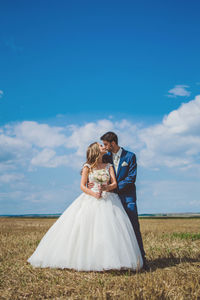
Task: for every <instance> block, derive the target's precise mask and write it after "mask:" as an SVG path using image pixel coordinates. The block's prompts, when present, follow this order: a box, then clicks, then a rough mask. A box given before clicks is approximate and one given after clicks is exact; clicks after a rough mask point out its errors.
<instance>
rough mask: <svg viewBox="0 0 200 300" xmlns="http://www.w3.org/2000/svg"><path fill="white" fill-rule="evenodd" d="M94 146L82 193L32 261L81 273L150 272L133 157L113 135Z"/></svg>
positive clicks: (89, 152) (83, 176) (83, 172)
mask: <svg viewBox="0 0 200 300" xmlns="http://www.w3.org/2000/svg"><path fill="white" fill-rule="evenodd" d="M100 139H101V141H102V142H103V144H100V143H98V142H94V143H92V144H91V145H89V147H88V149H87V152H86V158H87V160H86V163H85V164H84V165H83V167H82V170H81V190H82V191H83V193H81V194H80V196H78V197H77V198H76V199H75V200H74V201H73V202H72V204H71V205H70V206H69V207H68V208H67V209H66V210H65V211H64V212H63V213H62V215H61V216H60V217H59V218H58V219H57V221H56V222H55V223H54V224H53V225H52V226H51V227H50V229H49V230H48V231H47V232H46V234H45V235H44V236H43V238H42V239H41V241H40V242H39V244H38V246H37V248H36V249H35V251H34V253H33V254H32V255H31V256H30V257H29V258H28V260H27V261H28V262H29V263H30V264H31V265H32V266H34V267H44V268H45V267H50V268H62V269H64V268H68V269H74V270H77V271H104V270H126V269H131V270H140V269H142V268H143V269H148V266H147V264H146V258H145V251H144V247H143V242H142V237H141V232H140V226H139V221H138V213H137V205H136V187H135V180H136V173H137V163H136V156H135V154H134V153H132V152H129V151H126V150H125V149H123V148H122V147H120V146H119V145H118V137H117V135H116V134H115V133H114V132H107V133H105V134H104V135H103V136H102V137H101V138H100Z"/></svg>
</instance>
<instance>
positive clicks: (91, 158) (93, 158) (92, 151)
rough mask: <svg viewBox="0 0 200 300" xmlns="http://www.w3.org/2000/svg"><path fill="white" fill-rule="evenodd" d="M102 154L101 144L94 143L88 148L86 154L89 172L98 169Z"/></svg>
mask: <svg viewBox="0 0 200 300" xmlns="http://www.w3.org/2000/svg"><path fill="white" fill-rule="evenodd" d="M100 153H101V152H100V148H99V144H98V143H97V142H94V143H92V144H90V145H89V146H88V148H87V152H86V158H87V161H86V162H85V163H87V164H90V168H89V172H91V171H92V169H93V168H95V167H96V165H97V162H98V158H99V156H100ZM82 169H83V168H82ZM81 174H82V170H81Z"/></svg>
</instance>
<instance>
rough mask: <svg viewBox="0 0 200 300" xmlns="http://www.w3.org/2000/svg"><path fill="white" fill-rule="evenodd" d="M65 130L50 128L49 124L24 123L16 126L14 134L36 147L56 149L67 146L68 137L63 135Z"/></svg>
mask: <svg viewBox="0 0 200 300" xmlns="http://www.w3.org/2000/svg"><path fill="white" fill-rule="evenodd" d="M63 130H64V128H63V127H50V126H49V125H47V124H38V123H37V122H33V121H24V122H22V123H19V124H17V125H15V127H14V128H13V133H14V134H15V136H16V137H17V138H20V139H22V140H25V141H27V142H29V143H31V144H32V145H34V146H38V147H41V148H44V147H52V148H54V147H59V146H62V145H64V144H65V142H66V136H65V135H64V134H63V133H62V131H63Z"/></svg>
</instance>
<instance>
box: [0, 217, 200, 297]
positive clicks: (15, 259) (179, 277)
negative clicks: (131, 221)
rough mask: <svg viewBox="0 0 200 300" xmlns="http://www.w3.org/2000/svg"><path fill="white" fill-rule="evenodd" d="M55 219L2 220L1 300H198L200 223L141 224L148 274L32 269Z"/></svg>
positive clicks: (148, 221) (162, 221)
mask: <svg viewBox="0 0 200 300" xmlns="http://www.w3.org/2000/svg"><path fill="white" fill-rule="evenodd" d="M55 221H56V219H23V218H0V242H1V245H0V249H1V250H0V299H12V300H13V299H37V300H38V299H178V300H180V299H190V300H191V299H200V239H199V233H200V219H166V220H165V219H142V220H140V224H141V231H142V234H143V240H144V245H145V249H146V253H147V258H148V260H149V265H150V267H151V270H150V271H149V272H139V273H135V272H130V271H123V272H122V271H121V272H120V271H106V272H76V271H73V270H67V269H63V270H62V269H50V268H44V269H43V268H33V267H32V266H31V265H30V264H29V263H27V262H26V260H27V258H28V257H29V256H30V255H31V254H32V253H33V251H34V250H35V248H36V246H37V244H38V243H39V241H40V239H41V238H42V237H43V235H44V234H45V232H46V231H47V230H48V229H49V227H50V226H51V225H52V224H53V223H54V222H55ZM174 233H191V235H188V234H186V235H185V236H184V235H183V234H182V235H176V234H174ZM197 233H198V234H197ZM194 234H196V235H194Z"/></svg>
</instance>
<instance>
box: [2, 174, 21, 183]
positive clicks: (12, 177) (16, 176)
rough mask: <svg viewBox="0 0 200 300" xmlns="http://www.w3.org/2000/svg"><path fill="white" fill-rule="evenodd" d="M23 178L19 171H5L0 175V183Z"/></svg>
mask: <svg viewBox="0 0 200 300" xmlns="http://www.w3.org/2000/svg"><path fill="white" fill-rule="evenodd" d="M22 179H24V174H20V173H5V174H3V175H0V184H1V183H11V182H15V181H21V180H22Z"/></svg>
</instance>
